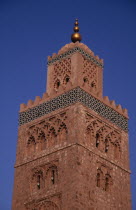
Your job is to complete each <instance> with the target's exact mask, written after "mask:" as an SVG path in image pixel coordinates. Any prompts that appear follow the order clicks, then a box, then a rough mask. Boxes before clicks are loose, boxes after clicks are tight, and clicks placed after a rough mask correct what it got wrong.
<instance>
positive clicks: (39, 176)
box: [31, 170, 44, 192]
mask: <svg viewBox="0 0 136 210" xmlns="http://www.w3.org/2000/svg"><path fill="white" fill-rule="evenodd" d="M31 185H32V186H31V188H32V191H33V192H37V191H39V190H40V189H42V188H43V187H44V180H43V172H42V170H36V171H35V172H34V173H33V175H32V181H31Z"/></svg>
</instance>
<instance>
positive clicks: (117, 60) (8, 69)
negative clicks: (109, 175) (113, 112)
mask: <svg viewBox="0 0 136 210" xmlns="http://www.w3.org/2000/svg"><path fill="white" fill-rule="evenodd" d="M75 18H78V19H79V26H80V32H81V34H82V38H83V40H82V42H83V43H84V44H86V45H87V46H88V47H89V48H90V49H91V50H92V51H93V52H94V53H95V55H99V57H100V58H102V59H104V95H105V96H109V98H110V100H115V101H116V104H121V105H122V107H123V108H127V109H128V112H129V117H130V120H129V136H130V137H129V148H130V167H131V172H132V174H131V191H132V203H133V210H136V1H135V0H84V1H83V0H78V1H77V0H68V1H65V0H51V1H49V0H48V1H46V0H37V1H36V0H23V1H21V0H12V1H10V0H0V72H1V76H0V90H1V103H0V110H1V125H0V143H1V146H0V177H1V179H0V210H10V209H11V200H12V190H13V179H14V163H15V156H16V143H17V130H18V111H19V106H20V104H21V103H27V101H28V100H29V99H32V100H34V99H35V96H42V95H43V93H44V92H45V91H46V89H45V87H46V74H47V56H48V55H52V53H57V52H58V51H59V49H60V48H61V47H62V46H64V45H65V44H67V43H70V42H71V40H70V36H71V33H72V32H73V24H74V20H75ZM90 170H91V169H90ZM126 210H127V209H126Z"/></svg>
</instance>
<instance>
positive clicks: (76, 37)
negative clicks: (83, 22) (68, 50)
mask: <svg viewBox="0 0 136 210" xmlns="http://www.w3.org/2000/svg"><path fill="white" fill-rule="evenodd" d="M78 31H79V27H78V19H76V20H75V26H74V32H75V33H73V34H72V35H71V41H72V42H77V41H79V42H80V41H81V40H82V37H81V35H80V33H78Z"/></svg>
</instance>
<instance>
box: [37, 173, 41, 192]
mask: <svg viewBox="0 0 136 210" xmlns="http://www.w3.org/2000/svg"><path fill="white" fill-rule="evenodd" d="M37 188H38V190H39V189H40V188H41V176H40V175H38V176H37Z"/></svg>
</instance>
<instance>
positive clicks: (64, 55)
mask: <svg viewBox="0 0 136 210" xmlns="http://www.w3.org/2000/svg"><path fill="white" fill-rule="evenodd" d="M75 52H79V53H81V54H82V55H83V56H84V57H85V58H86V59H88V60H90V61H92V62H93V63H95V64H96V65H97V66H99V67H102V68H103V64H102V63H100V62H99V61H97V60H96V59H95V58H94V57H93V56H91V55H90V54H88V53H86V52H85V51H84V50H82V49H81V48H80V47H74V48H72V49H70V50H68V51H67V52H65V53H62V54H61V55H58V56H57V57H55V58H53V59H52V60H50V61H48V62H47V64H48V65H51V64H53V63H55V62H56V61H60V60H62V59H64V58H66V57H68V56H70V55H72V54H73V53H75Z"/></svg>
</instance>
